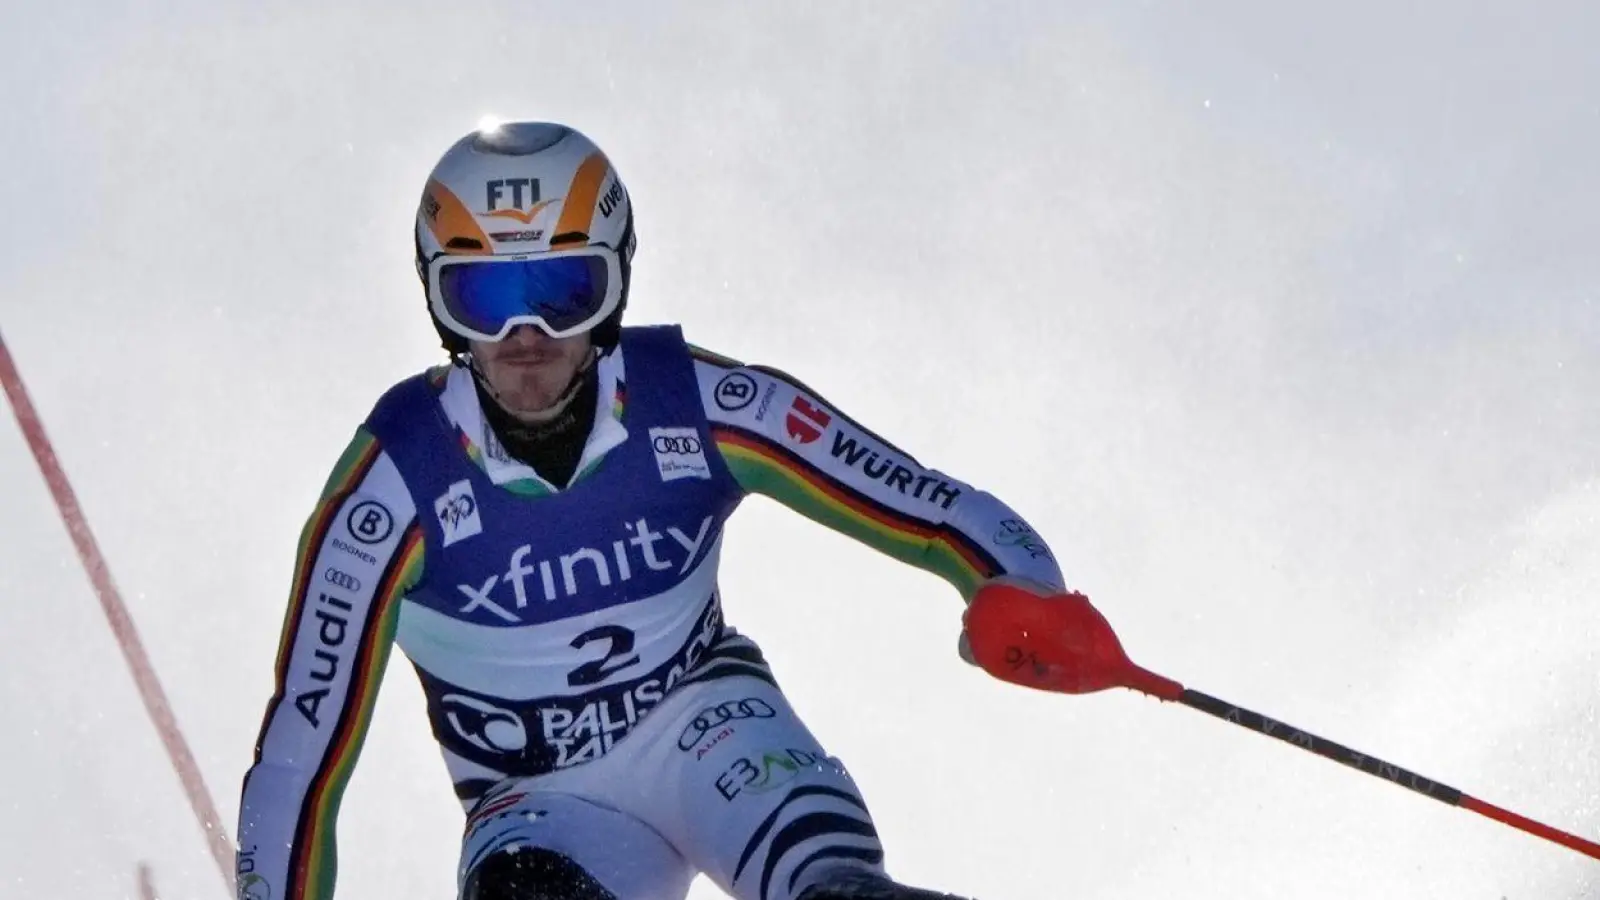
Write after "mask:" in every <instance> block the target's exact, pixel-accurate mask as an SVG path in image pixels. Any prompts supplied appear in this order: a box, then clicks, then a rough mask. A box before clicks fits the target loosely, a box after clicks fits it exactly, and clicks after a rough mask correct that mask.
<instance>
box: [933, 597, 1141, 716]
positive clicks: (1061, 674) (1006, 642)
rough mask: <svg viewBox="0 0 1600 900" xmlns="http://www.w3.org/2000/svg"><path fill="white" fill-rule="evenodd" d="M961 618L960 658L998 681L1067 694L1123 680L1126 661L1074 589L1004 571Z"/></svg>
mask: <svg viewBox="0 0 1600 900" xmlns="http://www.w3.org/2000/svg"><path fill="white" fill-rule="evenodd" d="M962 621H963V625H964V628H963V630H962V634H961V644H960V652H961V658H962V659H965V660H966V661H967V662H970V663H972V664H973V665H976V666H978V667H980V668H982V669H983V670H984V671H985V672H988V673H989V674H990V675H993V676H994V677H996V678H999V679H1000V680H1002V681H1009V682H1011V683H1013V684H1020V685H1023V686H1024V687H1031V688H1037V689H1039V690H1045V691H1056V692H1059V693H1065V694H1087V693H1092V692H1094V691H1102V690H1105V689H1106V688H1109V687H1121V686H1125V685H1126V684H1127V681H1126V678H1127V676H1128V672H1129V669H1130V668H1131V667H1132V664H1131V663H1129V661H1128V658H1127V656H1126V654H1124V653H1123V652H1122V645H1121V644H1120V643H1119V642H1118V641H1117V636H1116V634H1115V633H1113V632H1112V630H1111V625H1110V623H1108V622H1107V621H1106V619H1105V617H1104V616H1102V615H1101V614H1100V611H1099V610H1097V609H1095V608H1094V606H1093V604H1091V603H1090V602H1089V598H1088V597H1085V596H1084V595H1083V594H1080V593H1078V592H1076V591H1061V590H1057V589H1056V588H1052V587H1050V586H1048V585H1044V584H1040V583H1038V582H1035V581H1030V580H1027V579H1023V578H1016V577H1013V576H1002V577H1000V578H995V579H991V580H990V581H988V582H986V583H985V584H984V585H983V586H982V587H980V588H979V589H978V591H977V593H976V594H974V595H973V597H972V602H971V603H969V604H968V605H967V611H966V614H965V616H964V617H963V620H962Z"/></svg>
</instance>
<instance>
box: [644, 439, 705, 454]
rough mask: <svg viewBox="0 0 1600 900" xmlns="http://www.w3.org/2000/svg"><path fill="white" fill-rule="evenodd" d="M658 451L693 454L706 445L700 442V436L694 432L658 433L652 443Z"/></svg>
mask: <svg viewBox="0 0 1600 900" xmlns="http://www.w3.org/2000/svg"><path fill="white" fill-rule="evenodd" d="M651 446H652V447H654V448H655V450H656V452H657V453H681V454H683V455H684V456H693V455H695V454H698V453H700V452H702V451H704V450H705V445H704V444H702V443H700V438H699V437H697V436H696V435H692V434H684V435H666V434H658V435H656V436H655V438H654V440H653V441H652V443H651Z"/></svg>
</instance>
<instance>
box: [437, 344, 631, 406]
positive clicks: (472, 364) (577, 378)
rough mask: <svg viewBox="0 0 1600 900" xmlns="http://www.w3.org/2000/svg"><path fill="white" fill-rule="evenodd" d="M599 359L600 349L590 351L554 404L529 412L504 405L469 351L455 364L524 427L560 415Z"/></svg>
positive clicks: (502, 398)
mask: <svg viewBox="0 0 1600 900" xmlns="http://www.w3.org/2000/svg"><path fill="white" fill-rule="evenodd" d="M599 358H600V348H598V347H595V348H593V349H591V351H590V353H589V356H588V358H586V359H585V360H584V361H583V365H580V366H578V369H577V371H575V372H573V373H572V380H571V381H568V382H567V386H566V388H565V389H564V390H562V392H561V396H559V397H557V398H556V400H555V402H554V403H552V404H550V405H549V406H547V407H545V408H544V409H539V410H533V411H531V412H527V411H523V410H515V409H512V408H511V407H510V406H509V405H507V404H506V401H505V398H504V397H502V396H501V395H500V392H499V391H497V390H495V388H494V384H492V383H491V382H490V381H489V377H488V376H487V375H485V374H484V372H483V370H482V369H480V368H478V361H477V359H475V358H474V357H473V355H472V353H471V351H465V352H462V353H458V354H456V364H457V365H465V366H466V367H467V371H469V372H471V373H472V378H473V380H474V381H476V382H477V383H478V386H479V387H480V388H482V390H483V393H485V394H487V395H488V396H489V397H490V398H491V399H493V400H494V402H495V405H497V406H499V407H500V408H501V409H502V410H504V411H505V413H506V415H509V416H511V417H512V418H513V419H516V420H517V421H519V422H522V423H523V424H526V425H543V424H545V423H547V422H550V421H552V420H554V419H555V418H556V417H557V416H559V415H561V413H562V412H563V411H565V410H566V408H567V406H569V405H570V404H571V403H572V398H573V397H576V396H578V392H579V391H580V390H582V389H583V380H584V377H585V376H587V375H588V373H589V369H591V368H593V367H594V364H595V361H596V360H598V359H599Z"/></svg>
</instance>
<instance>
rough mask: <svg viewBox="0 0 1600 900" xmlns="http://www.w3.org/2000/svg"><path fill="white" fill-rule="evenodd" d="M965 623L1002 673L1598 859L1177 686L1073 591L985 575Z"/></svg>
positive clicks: (1532, 827)
mask: <svg viewBox="0 0 1600 900" xmlns="http://www.w3.org/2000/svg"><path fill="white" fill-rule="evenodd" d="M965 627H966V635H967V640H968V643H969V644H970V646H971V648H972V656H973V659H974V661H975V662H977V663H978V665H980V666H982V667H983V669H984V671H986V672H988V673H989V674H991V675H993V676H995V677H996V678H999V679H1001V680H1002V681H1008V682H1011V683H1012V684H1020V685H1022V686H1024V687H1030V688H1035V689H1037V690H1043V691H1052V692H1056V693H1063V694H1087V693H1092V692H1095V691H1102V690H1105V689H1107V688H1113V687H1122V688H1129V689H1131V690H1136V691H1140V692H1142V693H1145V694H1149V695H1150V696H1152V697H1155V698H1157V699H1160V700H1169V701H1172V702H1174V703H1181V704H1183V705H1184V706H1187V707H1189V708H1191V709H1197V710H1199V711H1201V712H1204V713H1208V714H1210V715H1213V716H1216V717H1217V718H1219V719H1222V720H1223V721H1225V722H1232V723H1233V724H1235V725H1239V726H1241V727H1244V728H1248V729H1250V730H1251V731H1254V732H1256V733H1258V734H1263V735H1266V736H1267V737H1271V738H1276V739H1278V740H1280V741H1283V742H1284V743H1286V744H1290V745H1291V746H1295V747H1299V748H1300V749H1302V750H1309V751H1310V752H1312V753H1315V754H1317V755H1318V756H1323V757H1326V758H1328V759H1331V760H1333V761H1334V762H1337V763H1342V764H1343V765H1346V766H1349V767H1350V768H1353V769H1356V770H1358V771H1361V772H1365V773H1367V774H1368V775H1372V776H1374V777H1377V778H1382V779H1383V780H1385V781H1388V782H1390V783H1392V784H1397V785H1399V786H1400V787H1403V788H1406V789H1407V790H1410V791H1413V792H1415V793H1418V794H1421V795H1422V796H1424V797H1428V798H1431V799H1433V800H1438V801H1439V802H1441V803H1446V804H1449V805H1450V806H1457V807H1460V808H1462V809H1468V810H1471V811H1472V812H1475V813H1478V814H1479V815H1482V816H1486V817H1488V818H1490V819H1493V820H1495V821H1496V822H1500V823H1502V824H1505V825H1509V826H1511V827H1512V828H1516V829H1519V830H1521V831H1524V832H1526V833H1528V834H1531V835H1534V836H1536V837H1541V838H1544V839H1545V840H1547V841H1553V842H1555V843H1557V844H1560V845H1561V846H1563V847H1568V848H1571V849H1573V850H1576V851H1578V852H1579V853H1582V854H1583V855H1585V856H1588V857H1590V858H1591V859H1597V860H1600V844H1597V843H1595V842H1594V841H1590V840H1585V839H1584V838H1581V837H1578V836H1577V835H1575V834H1570V833H1568V832H1565V831H1562V830H1560V829H1558V828H1552V827H1551V826H1549V825H1546V824H1544V823H1542V822H1536V821H1534V820H1533V819H1529V818H1527V817H1526V816H1522V815H1519V814H1517V813H1514V812H1511V811H1510V810H1507V809H1503V808H1501V807H1499V806H1495V805H1494V804H1492V803H1488V802H1485V801H1483V800H1479V799H1478V798H1476V797H1473V796H1471V795H1469V794H1466V793H1463V792H1462V791H1460V790H1458V789H1456V788H1453V787H1449V786H1448V785H1445V784H1441V783H1439V782H1437V781H1434V780H1433V779H1431V778H1426V777H1424V776H1422V775H1418V774H1417V773H1415V772H1412V771H1410V770H1409V769H1403V768H1401V767H1399V766H1397V765H1394V764H1393V763H1389V762H1385V761H1384V760H1381V759H1379V758H1377V757H1375V756H1372V755H1370V754H1366V753H1361V752H1359V751H1356V750H1352V749H1350V748H1349V747H1345V746H1343V745H1341V744H1338V743H1335V742H1333V741H1330V740H1328V739H1327V738H1324V737H1319V736H1317V735H1314V734H1312V733H1310V732H1308V731H1305V730H1303V729H1300V728H1296V727H1294V726H1293V725H1289V724H1287V723H1285V722H1282V721H1280V720H1278V719H1273V718H1270V717H1268V716H1264V715H1262V714H1261V713H1258V712H1253V711H1251V710H1248V709H1245V708H1244V707H1241V706H1236V705H1234V704H1232V703H1228V702H1227V701H1224V700H1219V699H1217V698H1216V697H1212V696H1210V695H1209V694H1203V693H1201V692H1199V691H1196V690H1192V689H1190V688H1186V687H1184V686H1183V685H1182V684H1179V683H1178V682H1176V681H1173V680H1172V679H1170V678H1167V677H1165V676H1162V675H1158V674H1156V673H1155V672H1152V671H1150V670H1148V669H1145V668H1143V667H1141V666H1138V665H1136V664H1135V663H1134V662H1133V661H1132V660H1130V659H1129V658H1128V655H1127V653H1126V652H1125V651H1124V650H1123V649H1122V643H1121V641H1119V640H1118V639H1117V635H1116V633H1115V632H1113V631H1112V630H1111V625H1110V623H1108V622H1107V621H1106V619H1105V617H1104V616H1102V615H1101V614H1100V611H1099V610H1097V609H1095V608H1094V607H1093V606H1092V605H1090V603H1089V600H1088V598H1087V597H1084V596H1083V595H1082V594H1076V593H1069V594H1059V595H1055V596H1051V597H1042V596H1040V595H1039V594H1036V593H1034V592H1032V591H1030V590H1027V589H1025V588H1022V587H1017V586H1013V585H1008V584H1003V583H997V584H991V585H989V586H986V587H985V588H983V589H982V590H980V591H979V592H978V594H977V596H976V597H974V598H973V600H972V603H971V604H970V605H968V607H967V612H966V619H965Z"/></svg>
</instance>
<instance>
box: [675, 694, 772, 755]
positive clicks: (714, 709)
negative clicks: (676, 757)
mask: <svg viewBox="0 0 1600 900" xmlns="http://www.w3.org/2000/svg"><path fill="white" fill-rule="evenodd" d="M777 714H778V711H777V710H775V709H773V708H772V707H771V706H769V705H767V702H766V701H765V700H761V699H759V698H756V697H746V698H744V699H743V700H731V701H729V702H727V703H718V704H717V705H716V706H708V707H706V708H705V709H702V710H700V712H699V713H697V714H695V717H694V720H693V721H691V722H690V723H689V724H688V725H685V726H684V728H683V733H682V734H680V735H678V749H679V750H682V751H683V752H685V753H688V752H689V751H690V750H693V749H694V745H695V744H698V743H700V740H701V739H702V738H704V737H705V736H706V735H708V734H710V733H711V730H712V729H713V728H717V727H719V726H722V725H726V724H727V723H729V722H736V721H738V720H740V719H770V718H772V717H773V716H775V715H777Z"/></svg>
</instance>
